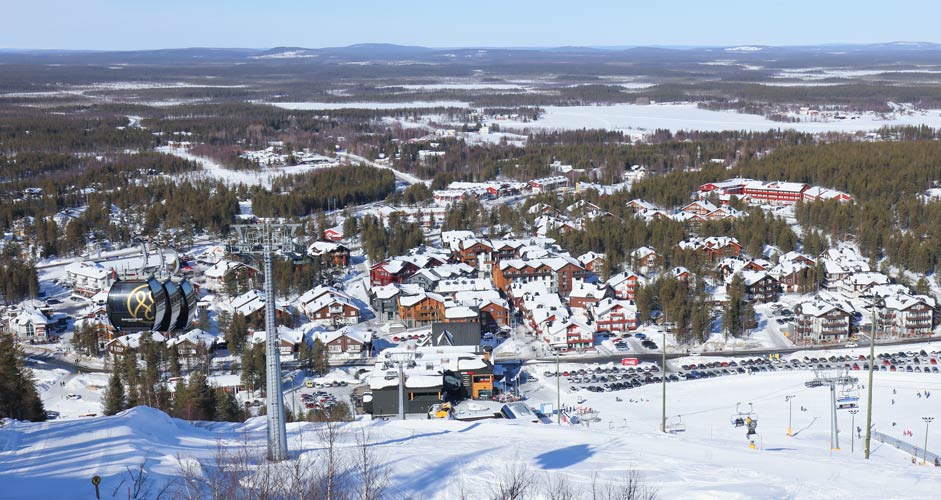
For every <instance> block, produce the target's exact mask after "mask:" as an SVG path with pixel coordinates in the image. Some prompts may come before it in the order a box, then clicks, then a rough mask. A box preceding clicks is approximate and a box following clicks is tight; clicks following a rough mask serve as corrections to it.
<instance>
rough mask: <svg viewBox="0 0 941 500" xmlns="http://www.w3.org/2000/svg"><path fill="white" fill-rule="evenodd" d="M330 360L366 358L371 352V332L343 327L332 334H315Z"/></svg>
mask: <svg viewBox="0 0 941 500" xmlns="http://www.w3.org/2000/svg"><path fill="white" fill-rule="evenodd" d="M314 338H316V339H320V341H321V342H322V343H323V345H324V348H325V349H326V350H327V355H328V356H329V358H330V359H336V360H350V359H360V358H368V357H369V355H370V353H371V352H372V332H371V331H368V330H363V329H360V328H353V327H349V326H346V327H343V328H340V329H339V330H335V331H332V332H317V333H316V334H314Z"/></svg>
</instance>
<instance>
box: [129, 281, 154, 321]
mask: <svg viewBox="0 0 941 500" xmlns="http://www.w3.org/2000/svg"><path fill="white" fill-rule="evenodd" d="M127 312H128V314H130V315H131V317H132V318H134V319H137V320H141V319H142V320H144V321H153V320H154V294H153V293H152V292H151V291H150V285H149V284H147V283H145V284H143V285H141V286H139V287H137V288H135V289H134V290H132V291H131V293H130V295H128V296H127Z"/></svg>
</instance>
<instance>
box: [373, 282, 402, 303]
mask: <svg viewBox="0 0 941 500" xmlns="http://www.w3.org/2000/svg"><path fill="white" fill-rule="evenodd" d="M399 292H400V290H399V287H397V286H395V284H393V283H389V284H388V285H383V286H375V287H373V288H372V293H373V295H375V296H376V298H378V299H380V300H386V299H391V298H392V297H395V296H396V295H398V294H399Z"/></svg>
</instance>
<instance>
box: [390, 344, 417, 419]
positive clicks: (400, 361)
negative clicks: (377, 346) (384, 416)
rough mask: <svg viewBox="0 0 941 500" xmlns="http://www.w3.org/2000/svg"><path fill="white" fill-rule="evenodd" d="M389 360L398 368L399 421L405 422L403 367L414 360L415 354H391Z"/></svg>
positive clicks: (400, 352) (402, 352) (399, 352)
mask: <svg viewBox="0 0 941 500" xmlns="http://www.w3.org/2000/svg"><path fill="white" fill-rule="evenodd" d="M389 358H390V359H391V360H392V361H393V362H394V363H396V364H397V365H398V368H399V420H405V365H406V364H408V363H409V362H410V361H412V360H413V359H415V353H414V352H411V351H398V352H392V353H390V356H389Z"/></svg>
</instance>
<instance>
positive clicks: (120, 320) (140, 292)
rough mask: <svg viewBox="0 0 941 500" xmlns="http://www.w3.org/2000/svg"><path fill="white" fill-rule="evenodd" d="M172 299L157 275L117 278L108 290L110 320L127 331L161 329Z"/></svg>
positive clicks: (120, 328) (121, 329)
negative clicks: (127, 278)
mask: <svg viewBox="0 0 941 500" xmlns="http://www.w3.org/2000/svg"><path fill="white" fill-rule="evenodd" d="M168 302H169V298H168V296H167V291H166V289H165V288H164V287H163V285H162V284H160V282H159V281H157V280H155V279H154V278H150V279H147V280H128V281H116V282H114V284H113V285H111V289H110V290H109V291H108V301H107V312H108V320H109V321H110V322H111V325H112V326H114V327H115V328H116V329H118V330H119V331H123V332H132V331H144V330H151V331H159V330H160V327H161V326H163V323H164V317H165V316H166V315H167V314H168V310H169V307H170V306H169V303H168Z"/></svg>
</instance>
